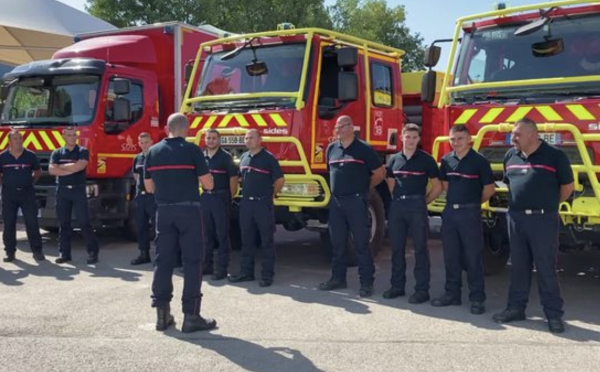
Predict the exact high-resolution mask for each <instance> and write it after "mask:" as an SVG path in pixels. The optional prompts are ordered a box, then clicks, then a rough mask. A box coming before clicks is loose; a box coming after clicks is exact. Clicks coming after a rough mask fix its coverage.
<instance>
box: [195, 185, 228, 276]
mask: <svg viewBox="0 0 600 372" xmlns="http://www.w3.org/2000/svg"><path fill="white" fill-rule="evenodd" d="M201 198H202V223H203V226H204V266H205V267H209V268H212V267H213V265H214V259H213V257H214V253H215V249H217V265H216V266H217V267H216V271H217V272H223V273H227V266H229V252H230V249H231V248H230V244H229V214H230V206H231V199H230V198H229V191H228V190H223V191H221V192H214V193H209V192H204V193H202V197H201Z"/></svg>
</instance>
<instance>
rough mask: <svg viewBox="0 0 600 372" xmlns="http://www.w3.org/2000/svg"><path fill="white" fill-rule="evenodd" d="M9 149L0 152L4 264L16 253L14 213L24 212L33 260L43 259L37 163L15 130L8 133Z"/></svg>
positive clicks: (36, 159) (38, 163)
mask: <svg viewBox="0 0 600 372" xmlns="http://www.w3.org/2000/svg"><path fill="white" fill-rule="evenodd" d="M8 145H9V148H8V149H7V150H5V151H3V152H2V153H0V182H1V184H2V219H3V220H4V232H3V233H2V240H3V241H4V250H5V251H6V257H5V258H4V262H12V261H14V260H15V258H16V257H15V254H16V252H17V212H18V210H19V208H21V211H22V212H23V219H24V220H25V229H26V231H27V239H28V240H29V246H30V247H31V252H32V253H33V258H34V259H35V260H36V261H43V260H45V257H44V254H43V253H42V237H41V236H40V229H39V227H38V221H37V214H38V205H37V201H36V199H35V190H34V188H33V185H34V183H36V182H37V180H38V179H39V178H40V176H41V175H42V171H41V170H40V161H39V159H38V157H37V156H36V155H35V153H34V152H32V151H29V150H27V149H24V148H23V136H22V135H21V133H19V132H18V131H16V130H13V131H10V132H9V133H8Z"/></svg>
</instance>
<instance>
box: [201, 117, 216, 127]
mask: <svg viewBox="0 0 600 372" xmlns="http://www.w3.org/2000/svg"><path fill="white" fill-rule="evenodd" d="M215 120H217V117H216V116H211V117H209V118H208V120H207V121H206V123H204V126H203V127H202V128H204V129H209V128H210V127H212V125H213V123H214V122H215Z"/></svg>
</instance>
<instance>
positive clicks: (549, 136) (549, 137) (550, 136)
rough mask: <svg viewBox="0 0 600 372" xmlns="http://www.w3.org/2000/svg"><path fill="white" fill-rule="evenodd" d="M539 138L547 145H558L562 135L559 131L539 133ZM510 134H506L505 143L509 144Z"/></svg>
mask: <svg viewBox="0 0 600 372" xmlns="http://www.w3.org/2000/svg"><path fill="white" fill-rule="evenodd" d="M539 136H540V139H542V140H544V141H546V142H547V143H548V144H549V145H560V144H561V143H562V137H561V135H560V133H540V134H539ZM511 139H512V134H511V133H509V134H507V135H506V144H507V145H510V144H511Z"/></svg>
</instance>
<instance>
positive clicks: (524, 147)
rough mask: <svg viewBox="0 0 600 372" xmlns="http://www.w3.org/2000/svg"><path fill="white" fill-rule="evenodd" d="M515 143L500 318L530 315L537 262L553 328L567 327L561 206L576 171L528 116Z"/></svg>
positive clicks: (507, 169) (508, 159) (507, 168)
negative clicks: (559, 264)
mask: <svg viewBox="0 0 600 372" xmlns="http://www.w3.org/2000/svg"><path fill="white" fill-rule="evenodd" d="M512 143H513V145H514V148H513V149H510V150H508V152H507V153H506V156H505V157H504V174H505V181H506V183H507V184H508V187H509V205H508V206H509V208H508V217H507V222H508V234H509V238H510V259H511V263H512V271H511V280H510V290H509V294H508V306H507V308H506V309H505V310H504V311H502V312H501V313H499V314H496V315H494V317H493V319H494V321H496V322H497V323H509V322H512V321H517V320H525V308H526V307H527V300H528V297H529V289H530V286H531V276H532V268H533V266H534V265H535V269H536V273H537V281H538V289H539V293H540V301H541V303H542V306H543V307H544V313H545V315H546V318H547V319H548V328H549V330H550V332H552V333H562V332H564V330H565V325H564V323H563V321H562V316H563V314H564V311H563V299H562V298H561V294H560V286H559V283H558V276H557V274H556V260H557V254H558V229H559V223H560V220H559V215H558V206H559V204H560V203H561V202H563V201H565V200H567V199H568V198H569V196H570V195H571V193H572V192H573V172H572V170H571V165H570V163H569V160H568V158H567V156H566V155H565V153H563V152H562V151H560V150H558V149H556V148H554V147H552V146H550V145H548V144H547V143H546V142H544V141H542V140H540V139H539V137H538V131H537V125H536V123H535V122H534V121H533V120H531V119H529V118H524V119H522V120H520V121H518V122H516V123H515V126H514V127H513V130H512Z"/></svg>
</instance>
